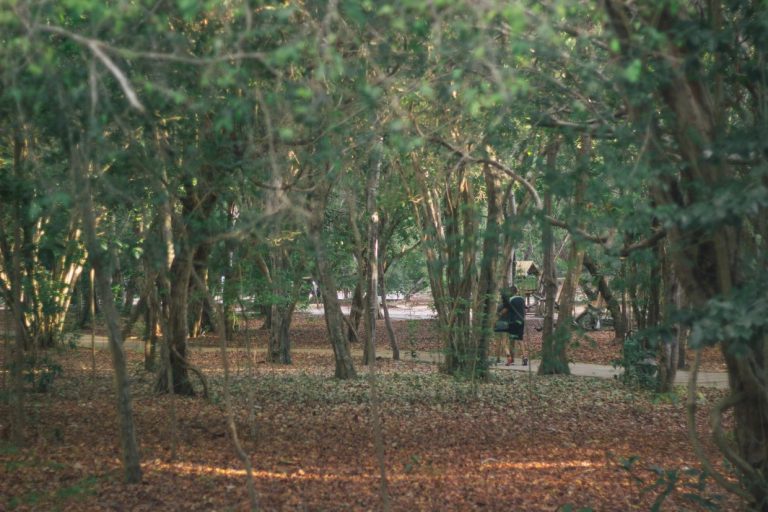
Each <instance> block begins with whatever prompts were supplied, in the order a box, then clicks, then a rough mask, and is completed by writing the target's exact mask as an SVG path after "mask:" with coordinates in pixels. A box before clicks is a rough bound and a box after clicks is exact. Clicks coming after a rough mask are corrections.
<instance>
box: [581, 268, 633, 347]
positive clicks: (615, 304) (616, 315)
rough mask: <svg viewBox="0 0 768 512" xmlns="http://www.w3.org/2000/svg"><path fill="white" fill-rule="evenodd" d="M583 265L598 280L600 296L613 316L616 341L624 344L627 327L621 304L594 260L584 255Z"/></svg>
mask: <svg viewBox="0 0 768 512" xmlns="http://www.w3.org/2000/svg"><path fill="white" fill-rule="evenodd" d="M583 263H584V267H585V268H586V269H587V270H588V271H589V273H590V274H592V277H594V278H596V279H597V289H598V291H599V292H600V295H602V296H603V299H605V305H606V307H607V308H608V311H610V312H611V316H612V317H613V333H614V340H615V341H618V342H620V343H623V342H624V338H626V336H627V327H626V325H625V324H624V315H622V313H621V304H620V303H619V301H618V299H617V298H616V296H615V295H614V294H613V291H612V290H611V287H610V286H609V285H608V281H607V280H606V279H605V275H603V273H602V271H601V270H600V267H598V265H597V263H596V262H595V260H593V259H592V257H591V256H590V255H589V254H588V253H584V261H583Z"/></svg>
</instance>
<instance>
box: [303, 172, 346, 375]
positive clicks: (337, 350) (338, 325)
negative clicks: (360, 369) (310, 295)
mask: <svg viewBox="0 0 768 512" xmlns="http://www.w3.org/2000/svg"><path fill="white" fill-rule="evenodd" d="M316 187H317V190H316V192H315V194H316V195H314V197H311V198H310V206H311V207H312V210H313V211H314V212H315V215H314V216H313V217H312V218H311V219H310V221H309V223H308V225H307V231H308V232H307V236H308V238H309V243H310V245H311V247H312V249H313V252H314V257H315V272H316V279H317V281H318V285H319V286H320V292H321V294H322V296H323V306H324V308H325V325H326V327H327V329H328V337H329V338H330V342H331V348H333V357H334V361H335V363H336V370H335V376H336V378H337V379H351V378H354V377H356V376H357V373H356V372H355V367H354V364H353V362H352V354H351V353H350V349H349V341H348V340H347V337H346V336H345V335H344V314H343V313H342V312H341V304H340V303H339V299H338V293H339V292H338V289H337V288H336V279H335V278H334V277H333V271H332V269H331V265H330V263H329V262H328V257H327V256H326V252H325V245H324V243H323V238H322V234H323V220H324V215H323V212H325V208H326V204H327V201H328V195H329V194H330V187H331V185H330V183H324V184H322V185H321V184H319V183H318V184H317V185H316Z"/></svg>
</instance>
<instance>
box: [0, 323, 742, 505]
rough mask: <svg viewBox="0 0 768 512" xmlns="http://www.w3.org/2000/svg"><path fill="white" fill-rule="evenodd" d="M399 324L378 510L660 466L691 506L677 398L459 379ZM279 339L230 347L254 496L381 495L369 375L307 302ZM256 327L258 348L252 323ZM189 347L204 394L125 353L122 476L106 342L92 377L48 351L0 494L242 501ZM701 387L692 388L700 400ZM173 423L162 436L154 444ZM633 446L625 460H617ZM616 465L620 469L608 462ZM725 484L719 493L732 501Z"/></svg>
mask: <svg viewBox="0 0 768 512" xmlns="http://www.w3.org/2000/svg"><path fill="white" fill-rule="evenodd" d="M398 329H400V334H401V335H402V336H403V337H402V338H401V346H402V347H403V351H404V361H403V362H392V361H380V362H379V364H378V366H377V382H378V386H379V391H380V395H381V403H380V406H381V411H382V422H383V430H384V438H383V441H384V446H385V454H386V468H387V481H388V486H389V487H388V492H389V495H390V498H391V506H392V509H393V510H398V511H400V510H402V511H411V510H441V511H442V510H457V511H458V510H500V511H507V510H525V511H528V510H530V511H538V510H542V511H554V510H558V507H561V506H563V505H565V504H573V505H575V506H577V507H591V508H592V509H594V510H601V511H604V510H605V511H611V510H616V511H619V510H621V511H624V510H648V509H649V508H650V506H651V504H652V503H653V502H654V500H655V499H656V498H657V496H659V490H660V489H661V488H663V487H661V488H656V489H650V490H646V491H645V492H643V489H644V488H646V487H647V486H649V485H652V484H653V483H654V482H657V480H658V474H657V471H658V470H659V469H660V468H663V469H667V470H675V471H677V474H679V475H680V476H681V479H682V481H681V482H680V483H678V484H676V485H675V486H674V491H673V492H672V493H671V495H670V497H669V498H668V499H667V501H666V503H665V507H664V509H665V510H666V509H669V510H678V509H681V508H686V509H688V510H697V508H696V505H695V504H694V503H693V502H691V501H689V500H686V499H685V498H684V497H683V496H682V494H683V492H687V491H686V488H685V484H686V483H694V481H695V478H694V476H684V475H683V473H685V472H686V470H687V469H689V468H694V469H695V468H698V467H700V465H699V463H698V461H697V460H696V458H695V456H694V455H693V454H692V451H691V449H690V448H689V446H690V444H689V441H688V439H687V436H686V427H685V419H684V411H683V404H682V403H679V402H674V401H661V402H658V403H655V402H654V401H653V397H652V396H651V395H647V394H643V393H637V392H631V391H629V390H627V389H624V388H622V387H621V386H620V384H619V383H617V382H614V381H594V380H589V379H579V378H531V377H529V376H528V375H526V374H517V373H516V374H507V372H505V374H504V375H500V376H498V377H497V378H496V379H494V381H493V382H491V383H489V384H482V385H475V384H473V383H471V382H460V381H457V380H454V379H452V378H450V377H445V376H442V375H439V374H437V372H436V369H435V368H434V367H433V366H429V365H425V364H420V363H414V362H408V361H407V359H408V358H407V357H406V356H407V350H410V349H408V346H409V345H408V342H407V341H406V337H405V335H406V334H410V336H411V340H412V342H413V347H414V348H413V350H428V349H430V348H436V347H437V340H439V335H437V334H435V333H434V332H432V331H431V330H430V324H429V322H417V323H415V324H414V323H411V325H410V326H408V325H400V326H399V327H398ZM380 332H381V331H380ZM293 342H294V345H295V346H296V347H298V348H299V349H303V350H297V351H296V352H295V354H294V364H293V365H291V366H290V367H286V366H280V365H273V364H267V363H265V362H264V361H263V351H262V352H258V353H255V354H254V355H253V356H252V358H251V360H250V361H251V362H253V363H254V364H253V365H250V364H248V363H249V360H248V357H247V355H246V354H245V352H244V351H238V352H234V351H233V352H231V353H230V355H229V357H230V363H231V368H232V387H231V389H232V392H233V395H234V397H235V405H236V411H237V416H238V427H239V433H240V435H241V436H242V437H243V440H244V443H245V447H246V450H247V451H248V453H250V455H251V460H252V462H253V465H254V469H255V478H256V485H257V488H258V493H259V497H260V506H261V507H262V508H263V509H264V510H380V509H381V501H380V495H379V474H378V471H377V467H376V459H375V452H374V439H373V437H372V434H371V432H372V428H371V425H370V418H371V414H370V400H369V391H370V389H369V384H368V381H367V380H366V379H365V378H360V379H357V380H353V381H349V382H338V381H335V380H334V379H333V378H332V375H333V361H332V356H331V353H330V351H329V350H328V349H327V348H326V347H327V340H326V338H325V334H324V326H323V324H322V322H321V321H320V320H319V319H316V318H303V317H302V318H300V319H298V323H297V329H296V331H295V332H294V334H293ZM255 343H256V345H257V346H259V347H261V348H263V346H264V343H265V340H263V339H258V340H257V341H256V342H255ZM195 344H200V341H196V342H195V343H193V345H195ZM306 349H314V350H306ZM595 350H596V349H595ZM191 353H192V359H193V363H194V364H195V365H196V366H197V367H199V368H201V369H202V370H203V371H204V372H205V374H206V375H207V376H208V378H209V379H210V380H211V385H212V389H213V392H214V396H213V398H212V400H211V401H210V402H206V401H204V400H202V399H200V398H185V397H168V396H157V395H155V394H154V393H152V385H153V376H152V375H151V374H147V373H146V372H144V371H143V369H142V361H141V355H140V354H138V353H130V354H129V365H130V370H131V374H132V386H133V394H134V412H135V416H136V422H137V429H138V433H139V439H140V445H141V450H142V458H143V459H142V460H143V466H142V467H143V471H144V481H143V482H142V484H140V485H135V486H129V485H125V484H123V483H122V482H121V472H120V463H119V443H118V439H117V418H116V413H115V406H114V400H113V390H112V384H111V373H110V370H109V365H110V362H109V361H110V359H109V357H108V354H107V353H106V352H100V353H99V354H98V358H97V367H98V368H97V372H96V374H95V376H93V375H92V374H91V368H90V353H89V351H87V350H69V351H66V352H63V353H60V354H57V355H55V357H56V359H57V360H58V361H59V362H60V364H61V365H62V366H63V368H64V374H63V375H62V376H61V377H60V378H59V379H58V381H57V382H56V385H55V387H54V389H53V391H52V392H51V393H48V394H30V395H27V397H26V400H27V402H26V411H27V415H28V419H29V429H28V436H27V441H28V447H27V448H24V449H15V448H12V447H10V446H9V445H8V444H7V443H6V442H4V444H2V445H1V450H0V494H1V495H2V501H0V508H2V509H4V510H63V511H66V510H125V511H129V510H130V511H143V510H246V509H247V506H248V501H247V493H246V489H245V485H244V482H245V476H244V471H243V469H242V466H241V465H240V464H239V463H238V461H237V458H236V456H235V453H234V450H233V449H232V445H231V441H230V440H229V438H228V433H227V430H226V426H225V418H224V413H223V406H222V405H221V403H220V397H221V383H222V376H221V370H220V369H221V362H220V360H219V356H218V353H216V352H215V351H207V350H193V351H192V352H191ZM573 353H574V354H576V353H578V352H573ZM356 363H357V368H358V369H359V370H360V371H361V372H363V371H364V367H362V365H361V361H360V360H357V361H356ZM249 395H252V396H253V398H254V403H253V404H251V405H250V407H252V412H253V418H254V420H255V421H254V422H253V423H251V421H250V420H249V412H250V410H249V405H248V400H247V397H248V396H249ZM718 396H719V394H718V392H716V391H707V392H705V393H703V394H702V395H701V397H700V398H701V400H702V413H701V414H702V415H705V414H706V409H707V407H708V406H709V405H711V404H712V403H713V402H714V400H715V399H716V398H717V397H718ZM172 405H174V406H175V408H176V411H177V417H178V424H177V426H176V427H175V428H174V427H173V426H172V424H171V422H170V418H169V414H168V411H169V410H170V407H171V406H172ZM7 412H8V410H7V407H6V406H5V405H3V406H0V418H7ZM0 421H1V422H3V426H4V427H5V422H6V420H0ZM700 423H701V424H702V425H704V424H705V423H706V419H705V417H704V416H702V421H701V422H700ZM174 432H175V435H176V436H177V438H178V442H179V451H178V454H177V458H176V460H170V440H171V436H172V435H174ZM708 450H710V452H711V453H712V454H714V453H715V452H714V451H713V450H712V449H711V447H710V448H708ZM632 457H637V460H636V462H634V463H632V464H630V462H632V461H633V460H634V459H631V458H632ZM715 458H716V457H715ZM630 465H631V468H632V471H631V472H630V471H628V470H627V469H625V468H624V467H623V466H626V467H629V466H630ZM662 483H663V482H662ZM717 493H721V491H720V490H719V489H718V488H716V487H714V485H713V484H711V483H710V484H709V485H708V486H707V488H706V489H705V490H704V491H703V492H701V495H702V496H704V497H705V498H707V499H715V498H714V495H715V494H717ZM724 499H725V501H724V502H721V505H723V507H724V508H725V509H729V508H732V507H735V506H736V505H737V504H736V503H734V501H733V498H730V497H726V498H724Z"/></svg>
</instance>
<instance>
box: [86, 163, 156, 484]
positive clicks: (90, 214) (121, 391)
mask: <svg viewBox="0 0 768 512" xmlns="http://www.w3.org/2000/svg"><path fill="white" fill-rule="evenodd" d="M71 165H72V173H73V175H74V182H75V184H76V187H77V190H79V191H80V194H79V195H80V198H79V201H78V202H79V204H80V210H81V214H82V218H83V227H84V230H85V239H86V247H87V249H88V259H89V260H90V263H91V266H92V267H93V269H94V271H95V279H96V283H95V284H96V292H97V294H98V296H99V299H100V301H101V307H102V312H103V314H104V319H105V321H106V323H107V328H108V330H109V351H110V353H111V354H112V366H113V368H114V371H115V380H114V382H115V393H116V395H117V410H118V418H119V422H120V442H121V445H122V462H123V471H124V476H125V480H126V482H128V483H139V482H141V463H140V457H139V445H138V442H137V440H136V428H135V426H134V422H133V407H132V404H131V391H130V384H129V380H128V371H127V368H126V358H125V351H124V348H123V337H122V332H121V330H120V326H119V318H120V317H119V313H118V311H117V308H116V307H115V302H114V297H113V295H112V287H111V283H110V272H109V268H110V265H109V262H108V261H107V260H106V258H108V253H107V252H106V251H103V250H102V249H101V247H100V244H99V240H98V238H97V235H96V215H95V210H94V206H93V195H92V192H91V186H90V180H89V178H88V176H87V175H86V170H85V169H86V165H87V164H86V162H84V161H82V160H81V159H80V158H79V155H77V153H76V150H73V153H72V158H71Z"/></svg>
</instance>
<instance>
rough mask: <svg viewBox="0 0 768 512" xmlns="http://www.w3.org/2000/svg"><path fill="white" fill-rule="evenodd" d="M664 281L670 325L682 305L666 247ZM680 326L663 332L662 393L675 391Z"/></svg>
mask: <svg viewBox="0 0 768 512" xmlns="http://www.w3.org/2000/svg"><path fill="white" fill-rule="evenodd" d="M660 256H661V272H662V281H663V283H664V306H665V307H664V323H665V324H669V323H670V322H671V321H672V320H671V318H670V317H671V314H672V312H673V311H674V309H676V308H677V306H678V305H679V304H680V300H679V299H680V290H679V288H680V287H679V285H678V283H677V279H676V278H675V276H674V274H673V272H672V268H671V264H670V261H669V257H668V256H667V251H666V250H665V248H664V247H662V248H661V250H660ZM680 329H681V327H680V326H676V327H675V328H674V329H672V328H670V329H665V330H664V331H663V336H662V339H661V340H660V341H661V343H660V344H659V345H660V346H659V385H658V390H659V392H660V393H669V392H671V391H672V390H673V388H674V384H675V377H676V376H677V356H678V347H677V344H678V340H679V335H678V332H677V331H679V330H680Z"/></svg>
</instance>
